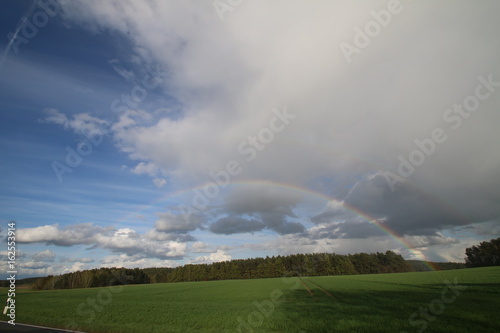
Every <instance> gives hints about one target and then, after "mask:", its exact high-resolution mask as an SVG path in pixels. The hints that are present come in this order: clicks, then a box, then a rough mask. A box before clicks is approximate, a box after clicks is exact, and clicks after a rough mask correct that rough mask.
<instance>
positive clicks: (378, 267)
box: [32, 251, 414, 290]
mask: <svg viewBox="0 0 500 333" xmlns="http://www.w3.org/2000/svg"><path fill="white" fill-rule="evenodd" d="M412 271H414V269H413V267H412V265H410V264H409V263H408V262H407V261H406V260H405V259H403V257H402V256H401V255H398V254H396V253H394V252H392V251H387V252H385V253H379V252H377V253H371V254H368V253H357V254H348V255H339V254H334V253H313V254H293V255H288V256H276V257H275V256H273V257H266V258H252V259H237V260H231V261H224V262H216V263H212V264H187V265H184V266H180V267H175V268H144V269H139V268H135V269H126V268H96V269H92V270H86V271H77V272H73V273H67V274H63V275H57V276H52V275H50V276H47V277H44V278H39V279H38V280H36V281H35V283H33V285H32V287H33V288H34V289H37V290H50V289H72V288H91V287H105V286H112V285H123V284H144V283H165V282H189V281H212V280H227V279H258V278H274V277H284V276H323V275H352V274H376V273H398V272H412Z"/></svg>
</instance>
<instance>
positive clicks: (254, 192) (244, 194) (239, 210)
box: [212, 184, 305, 234]
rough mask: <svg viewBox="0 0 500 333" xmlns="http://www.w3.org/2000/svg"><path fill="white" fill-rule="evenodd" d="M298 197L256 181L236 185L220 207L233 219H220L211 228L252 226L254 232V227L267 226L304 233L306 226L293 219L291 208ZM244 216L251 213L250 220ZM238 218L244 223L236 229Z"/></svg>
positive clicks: (288, 232) (274, 229) (282, 189)
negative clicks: (251, 183) (255, 182)
mask: <svg viewBox="0 0 500 333" xmlns="http://www.w3.org/2000/svg"><path fill="white" fill-rule="evenodd" d="M300 199H301V198H300V195H298V194H296V193H293V192H291V191H289V190H287V189H285V188H279V187H274V186H272V185H266V184H259V185H252V186H250V187H245V188H237V189H235V190H233V191H232V192H231V193H230V194H229V195H228V196H227V197H226V200H225V202H224V205H223V206H222V207H221V210H222V211H224V212H227V213H229V214H230V216H231V219H232V220H222V222H220V220H219V221H217V222H216V223H215V225H214V226H213V227H215V230H216V231H217V232H218V233H222V230H223V229H222V227H223V226H225V227H229V230H231V229H232V230H238V229H239V228H242V230H247V229H252V228H253V231H256V230H257V228H259V230H262V229H264V228H267V229H270V230H273V231H275V232H277V233H279V234H291V233H299V232H303V231H304V229H305V228H304V226H303V225H302V224H301V223H299V222H297V221H294V219H296V218H297V215H296V214H295V212H294V211H293V209H294V208H295V207H296V205H297V204H298V203H299V202H300ZM245 216H250V217H251V219H250V220H248V219H246V218H245ZM237 221H239V222H241V223H244V225H242V226H240V227H239V228H237V227H236V228H235V224H236V223H237ZM245 221H252V222H250V223H249V222H245ZM212 229H213V228H212ZM212 231H213V230H212ZM249 231H250V230H249Z"/></svg>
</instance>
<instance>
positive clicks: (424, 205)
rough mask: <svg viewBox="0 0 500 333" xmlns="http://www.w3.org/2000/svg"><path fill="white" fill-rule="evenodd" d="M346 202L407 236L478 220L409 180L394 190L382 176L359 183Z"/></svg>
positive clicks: (431, 232) (428, 232)
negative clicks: (415, 185)
mask: <svg viewBox="0 0 500 333" xmlns="http://www.w3.org/2000/svg"><path fill="white" fill-rule="evenodd" d="M464 196H466V194H465V193H464ZM345 204H346V205H348V206H351V207H352V208H354V209H355V210H359V211H361V212H364V213H365V214H368V215H369V216H372V217H374V218H376V219H379V220H382V222H381V223H382V224H384V225H385V226H387V227H389V228H391V229H393V230H395V231H396V232H397V233H399V234H403V235H404V234H406V235H417V234H420V235H432V234H435V233H436V232H437V231H439V230H442V229H444V228H446V227H450V226H459V225H466V224H469V223H472V222H474V221H473V220H472V219H471V218H467V217H466V216H465V215H463V214H461V213H460V211H459V210H457V209H453V208H451V207H450V206H449V205H446V204H445V203H444V202H443V201H441V200H439V199H437V198H436V197H435V196H434V195H431V194H430V193H426V192H424V191H422V190H420V189H418V188H416V187H414V186H412V185H410V184H409V183H407V182H404V183H403V182H398V183H397V184H396V185H395V187H394V191H393V190H392V189H391V188H390V187H389V185H388V183H387V180H386V178H385V177H384V176H382V175H377V176H375V177H373V178H370V179H368V180H363V181H361V182H359V183H358V184H357V185H356V186H355V187H354V188H353V189H352V190H351V192H350V193H349V194H348V196H347V197H346V198H345Z"/></svg>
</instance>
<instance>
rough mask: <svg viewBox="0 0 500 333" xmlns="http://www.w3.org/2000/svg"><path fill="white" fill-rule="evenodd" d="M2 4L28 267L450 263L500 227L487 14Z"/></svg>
mask: <svg viewBox="0 0 500 333" xmlns="http://www.w3.org/2000/svg"><path fill="white" fill-rule="evenodd" d="M1 6H2V10H1V14H0V15H1V19H0V22H1V23H0V51H1V55H2V58H1V59H2V60H1V61H2V63H1V67H0V86H1V89H0V114H1V119H2V120H1V122H0V149H1V156H2V163H1V164H0V168H1V176H0V182H1V187H0V188H1V192H0V199H1V202H2V216H1V217H0V222H1V223H2V224H1V228H2V231H1V232H0V235H2V238H4V237H5V235H6V229H7V222H8V221H11V220H14V221H17V229H18V233H17V238H18V239H17V241H18V244H17V245H18V247H17V248H18V252H19V253H18V265H19V271H20V274H21V275H22V276H41V275H47V274H60V273H64V272H69V271H73V270H81V269H88V268H94V267H110V266H125V267H152V266H177V265H182V264H185V263H191V262H194V263H198V262H213V261H220V260H229V259H231V258H247V257H256V256H266V255H277V254H290V253H297V252H303V253H305V252H336V253H354V252H361V251H365V252H375V251H385V250H388V249H390V250H394V251H396V252H398V253H401V254H402V255H403V256H405V257H406V258H418V259H424V258H427V259H429V260H435V261H460V260H462V259H463V257H464V251H465V248H466V247H468V246H471V245H473V244H476V243H478V242H479V241H482V240H489V239H491V238H494V237H498V235H499V233H500V229H499V224H498V222H499V217H500V206H499V205H498V199H500V191H499V190H498V188H500V187H498V185H500V184H498V182H499V180H500V177H499V176H500V175H499V174H498V170H500V168H499V166H500V158H499V156H498V154H496V151H497V150H498V149H497V148H496V143H497V142H498V139H499V137H498V134H497V132H498V131H497V130H496V129H497V127H498V122H499V120H500V119H499V115H498V105H499V102H500V97H499V95H500V92H499V91H497V90H500V89H499V88H498V86H499V84H498V83H496V82H498V81H500V67H499V64H498V55H499V53H500V43H499V41H498V38H497V37H496V32H497V31H498V28H499V27H498V22H497V19H496V18H495V15H494V14H493V13H495V12H497V10H498V9H499V8H498V4H497V3H496V2H494V1H491V2H483V3H482V4H481V5H474V6H472V5H471V4H468V3H467V2H463V1H459V2H454V3H453V4H451V2H449V3H448V2H446V3H442V4H439V5H431V4H412V3H410V2H405V1H402V2H401V3H400V6H399V7H398V9H397V10H393V12H391V11H389V7H388V4H387V3H386V2H384V1H377V2H373V3H371V4H364V3H363V2H353V3H350V4H349V5H347V4H341V3H329V2H325V3H323V2H321V3H318V4H316V5H310V4H308V3H306V2H304V1H295V2H283V1H276V2H273V3H272V4H271V3H267V2H259V1H256V2H252V3H247V2H243V3H242V4H240V5H238V6H234V7H220V6H219V7H218V6H216V5H214V3H210V2H203V3H201V2H197V1H185V2H173V1H150V2H146V1H132V0H130V1H112V0H106V1H72V2H68V1H55V0H54V1H49V0H46V1H42V2H35V1H14V0H12V1H10V0H9V1H3V2H2V4H1ZM224 8H225V9H224ZM228 8H230V9H228ZM263 13H267V14H266V15H264V14H263ZM373 13H375V14H373ZM380 15H382V16H383V15H386V16H385V17H386V21H385V22H383V23H384V24H383V25H382V24H381V23H380V21H377V19H376V18H377V17H379V20H380ZM387 15H389V16H387ZM388 17H389V19H388ZM457 17H458V18H459V19H457ZM23 18H26V20H24V19H23ZM257 20H258V21H259V22H260V23H259V24H258V25H256V24H255V22H256V21H257ZM377 22H378V23H377ZM459 23H460V24H459ZM370 25H371V26H372V27H375V28H376V27H377V26H378V30H373V31H371V32H370V31H369V30H366V29H369V28H367V27H369V26H370ZM33 27H34V28H35V29H36V30H35V31H34V30H30V29H33ZM16 31H17V34H15V33H16ZM359 31H365V34H364V37H363V36H362V35H359ZM12 34H14V35H15V36H17V39H14V40H12V41H11V38H10V37H9V36H12ZM23 38H24V39H23ZM363 38H364V42H363ZM20 41H22V42H20ZM346 45H347V46H346ZM353 50H355V51H353ZM474 103H476V104H474ZM457 105H458V106H459V107H461V108H462V109H459V108H457V107H456V106H457ZM464 108H465V109H464ZM469 109H470V110H469ZM468 110H469V111H468ZM471 110H472V111H471ZM436 131H437V132H436ZM402 164H404V165H403V166H402ZM217 182H218V183H217ZM384 230H385V231H384ZM391 234H392V235H391ZM394 235H397V236H398V237H399V238H400V241H401V240H402V241H403V243H406V244H408V245H410V247H411V249H409V248H407V247H405V246H403V245H402V243H401V242H400V241H397V240H396V239H395V237H394ZM2 244H4V245H2V246H3V247H4V248H5V249H6V243H5V239H4V240H3V243H2ZM5 252H6V251H4V250H1V249H0V253H2V254H5ZM4 261H6V260H4ZM4 266H5V263H4V264H0V268H2V272H4V271H6V269H3V268H5V267H4ZM2 272H0V275H1V274H4V273H2Z"/></svg>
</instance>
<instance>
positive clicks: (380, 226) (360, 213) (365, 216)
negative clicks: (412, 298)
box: [134, 180, 463, 271]
mask: <svg viewBox="0 0 500 333" xmlns="http://www.w3.org/2000/svg"><path fill="white" fill-rule="evenodd" d="M208 184H209V183H206V184H203V185H198V186H195V187H191V188H188V189H183V190H179V191H176V192H174V193H170V194H168V195H165V196H162V197H160V198H159V199H157V200H155V201H153V202H152V203H150V204H148V205H145V206H144V208H143V209H141V210H140V211H142V210H144V209H146V208H148V207H151V206H155V205H158V204H160V203H162V202H165V201H168V200H171V199H173V198H175V197H180V196H183V195H185V194H188V193H194V192H195V191H196V190H202V189H203V188H204V187H205V186H207V185H208ZM245 185H247V186H248V185H261V186H268V187H275V188H276V187H277V188H280V189H284V190H291V191H296V192H299V193H303V194H307V195H311V196H315V197H319V198H322V199H324V200H326V201H332V200H334V198H333V197H330V196H328V195H326V194H323V193H320V192H316V191H313V190H310V189H307V188H303V187H299V186H296V185H291V184H286V183H278V182H271V181H268V180H240V181H236V182H231V183H230V184H229V185H227V187H231V186H245ZM413 187H415V188H417V187H416V186H413ZM417 190H418V191H419V192H423V191H422V190H421V189H418V188H417ZM425 194H426V195H427V196H429V195H430V194H428V193H425ZM433 199H434V200H435V201H436V202H438V203H439V204H440V206H441V207H443V208H444V209H446V210H447V211H450V212H453V214H454V215H456V216H457V217H459V218H463V217H462V216H461V215H460V214H459V213H458V212H457V211H456V210H454V209H453V208H452V207H450V206H449V205H447V204H446V203H444V202H442V201H441V200H439V199H438V198H436V197H433ZM343 206H344V207H345V208H346V209H348V210H349V211H351V212H353V213H355V214H356V215H358V216H360V217H361V218H363V219H364V220H366V221H368V222H369V223H371V224H373V225H374V226H376V227H377V228H378V229H380V230H381V231H383V232H384V233H386V234H387V235H389V236H390V237H391V238H392V239H394V240H395V241H396V242H398V243H399V244H401V245H402V246H403V247H404V248H406V249H408V250H409V251H410V252H411V253H413V254H414V255H415V256H417V257H419V256H423V254H422V253H421V252H417V251H416V250H415V249H414V248H413V246H412V245H411V244H409V243H408V242H407V241H406V240H405V239H404V237H403V236H402V235H399V234H398V233H397V232H396V231H394V230H392V229H391V228H389V227H388V226H387V225H384V224H383V223H380V222H379V221H378V220H377V219H376V218H374V217H372V216H370V215H369V214H366V213H365V212H363V211H361V210H359V209H357V208H355V207H353V206H351V205H349V204H346V203H343ZM140 211H139V212H140ZM137 213H138V212H135V213H134V215H136V214H137ZM424 264H425V265H426V266H427V267H428V268H429V269H431V270H433V271H434V270H439V268H438V267H437V266H436V265H435V264H434V263H432V262H430V261H429V260H427V258H425V257H424Z"/></svg>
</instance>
